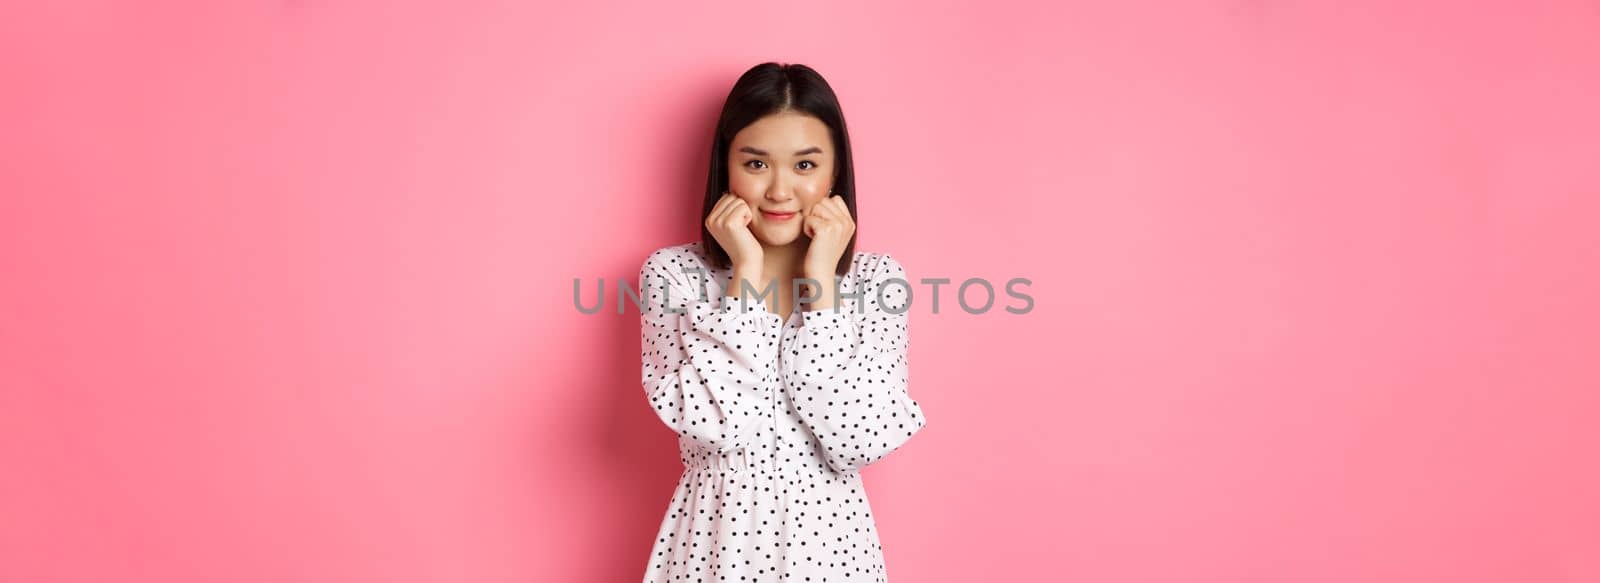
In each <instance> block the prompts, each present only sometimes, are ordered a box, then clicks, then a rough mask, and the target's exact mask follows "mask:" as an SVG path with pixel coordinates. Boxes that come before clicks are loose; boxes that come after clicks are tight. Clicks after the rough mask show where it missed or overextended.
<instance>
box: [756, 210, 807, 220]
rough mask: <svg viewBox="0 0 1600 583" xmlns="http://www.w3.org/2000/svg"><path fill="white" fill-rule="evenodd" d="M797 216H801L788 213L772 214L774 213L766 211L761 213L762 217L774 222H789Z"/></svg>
mask: <svg viewBox="0 0 1600 583" xmlns="http://www.w3.org/2000/svg"><path fill="white" fill-rule="evenodd" d="M796 214H799V213H793V212H788V213H775V212H772V211H766V210H764V211H761V216H764V217H766V218H767V219H768V220H773V221H787V220H789V219H792V218H794V216H795V215H796Z"/></svg>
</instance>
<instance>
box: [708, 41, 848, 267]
mask: <svg viewBox="0 0 1600 583" xmlns="http://www.w3.org/2000/svg"><path fill="white" fill-rule="evenodd" d="M785 111H793V112H797V113H803V114H806V115H809V116H811V117H815V118H817V119H818V120H821V121H822V123H824V124H826V125H827V126H828V133H829V135H830V136H831V137H832V138H833V148H834V152H833V156H834V165H835V166H834V167H835V170H836V171H835V173H834V178H833V194H834V195H838V196H839V197H840V198H842V199H844V205H845V207H846V208H849V209H850V218H851V219H852V220H854V221H856V224H857V226H858V229H857V232H860V231H859V225H860V219H859V218H858V217H857V216H856V173H855V164H853V163H852V162H851V158H850V133H849V132H847V131H846V130H845V125H844V111H843V110H842V109H841V108H840V107H839V98H838V97H837V96H835V95H834V94H833V88H832V87H829V86H828V82H827V81H826V80H824V79H823V78H822V75H820V74H818V73H817V71H816V70H815V69H812V68H811V67H807V66H805V65H801V64H798V63H794V64H788V65H783V64H779V63H773V62H767V63H762V64H759V65H756V66H754V67H751V68H750V70H748V71H745V72H744V74H743V75H740V76H739V80H738V81H736V82H734V84H733V89H732V90H730V91H729V92H728V99H727V101H724V102H723V104H722V115H721V116H719V117H718V118H717V129H716V133H715V135H713V136H712V139H711V170H710V172H709V173H708V174H707V175H706V198H705V205H704V206H703V207H702V208H701V209H700V244H701V246H703V247H704V249H705V251H706V254H707V255H708V256H709V257H710V258H711V260H712V262H713V263H715V264H716V266H717V267H719V268H723V269H726V268H729V267H731V261H730V259H729V258H728V251H727V250H726V249H723V248H722V245H720V244H718V243H717V240H716V238H715V237H712V236H711V230H710V229H708V228H706V225H705V219H706V217H707V216H710V214H711V208H712V207H714V206H716V204H717V201H718V200H720V199H721V198H722V193H724V192H727V191H728V147H729V145H730V144H731V143H732V142H733V136H734V135H735V134H738V133H739V130H742V129H744V128H745V126H748V125H750V124H752V123H755V121H756V120H758V119H761V118H763V117H766V116H768V115H771V114H774V113H781V112H785ZM855 248H856V235H855V233H852V234H851V235H850V242H849V243H848V244H847V245H845V248H844V254H843V255H841V256H840V257H839V265H837V266H836V267H835V269H834V271H835V273H836V274H838V275H844V274H845V273H846V272H848V271H849V270H850V263H851V262H852V261H853V260H854V258H855Z"/></svg>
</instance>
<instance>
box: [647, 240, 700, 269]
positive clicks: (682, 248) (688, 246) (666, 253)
mask: <svg viewBox="0 0 1600 583" xmlns="http://www.w3.org/2000/svg"><path fill="white" fill-rule="evenodd" d="M710 266H711V258H710V257H708V256H706V254H705V249H704V248H703V247H702V246H701V245H700V242H699V241H690V242H687V243H678V244H675V245H667V246H665V247H661V248H659V249H656V250H655V251H651V252H650V254H649V255H647V256H645V258H644V266H643V270H653V271H656V272H660V273H668V272H670V273H678V272H681V271H682V270H684V269H705V270H708V271H709V270H710Z"/></svg>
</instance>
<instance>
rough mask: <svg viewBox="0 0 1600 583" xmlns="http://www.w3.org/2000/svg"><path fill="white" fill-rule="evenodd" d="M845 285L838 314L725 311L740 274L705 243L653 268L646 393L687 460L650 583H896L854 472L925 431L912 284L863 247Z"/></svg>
mask: <svg viewBox="0 0 1600 583" xmlns="http://www.w3.org/2000/svg"><path fill="white" fill-rule="evenodd" d="M685 269H700V270H703V271H701V272H698V273H696V272H692V271H691V272H685ZM840 278H841V280H840V283H839V293H840V294H841V296H840V297H841V300H840V303H839V306H840V307H839V309H838V310H837V311H835V310H831V309H828V308H824V309H821V310H816V311H805V310H802V309H801V306H800V305H799V304H798V302H797V303H796V304H795V308H794V310H793V312H792V314H791V315H790V317H789V319H788V320H787V321H785V320H784V319H783V317H781V316H779V315H778V314H776V313H773V312H772V311H770V310H768V309H767V307H766V303H765V302H764V301H763V300H759V299H756V298H755V296H753V295H752V296H751V298H750V300H749V301H748V302H746V303H744V304H743V305H741V303H740V302H739V300H738V298H728V300H727V301H723V291H722V289H723V286H726V285H727V284H728V281H729V280H731V279H732V273H731V271H730V270H727V269H719V268H716V267H714V266H712V264H711V261H710V259H709V257H708V256H707V255H706V254H705V252H704V250H703V249H702V248H701V245H700V243H699V242H693V243H684V244H680V245H675V246H671V247H665V248H662V249H658V250H656V251H655V252H654V253H652V254H651V255H650V256H649V257H648V258H647V259H646V260H645V263H644V265H643V267H641V268H640V270H639V290H640V293H639V298H640V301H641V302H643V309H642V311H641V314H640V334H641V345H640V348H641V351H640V359H641V361H642V381H643V387H644V391H645V394H646V396H647V397H648V399H649V404H650V407H651V409H652V410H653V411H655V413H656V416H657V417H659V418H660V419H661V421H662V422H663V423H665V424H666V425H667V427H670V428H672V430H673V431H675V432H676V433H677V434H678V450H679V454H680V459H681V460H682V461H683V464H684V472H683V476H682V477H681V478H680V479H679V481H678V486H677V489H676V491H675V493H674V494H673V496H672V499H671V502H670V504H669V505H668V507H667V511H666V516H665V517H664V519H663V520H662V523H661V529H660V531H659V533H658V534H657V536H656V539H655V542H654V544H653V548H652V549H651V551H650V560H649V565H648V567H647V569H646V571H645V575H644V581H645V583H657V582H659V583H665V582H706V583H710V582H718V581H747V582H754V581H811V582H815V583H821V582H824V581H832V582H844V581H878V582H886V581H887V580H888V575H887V573H886V572H885V569H884V562H883V548H882V546H881V544H880V542H879V539H878V532H877V528H876V525H875V524H874V520H873V514H872V509H871V507H870V505H869V504H868V502H867V493H866V489H865V488H864V487H863V485H862V482H861V475H860V474H859V473H858V470H860V469H861V467H862V466H865V465H867V464H870V463H872V462H875V461H877V460H879V459H882V458H883V456H885V455H888V454H889V453H890V452H892V451H894V450H895V449H897V448H899V447H900V446H901V445H902V444H904V443H905V442H906V441H907V440H909V439H911V436H912V435H914V434H916V433H917V431H918V430H920V429H922V427H923V426H924V425H925V424H926V421H925V419H924V417H923V414H922V409H921V407H920V406H919V405H918V403H917V401H916V400H914V399H912V398H911V396H910V394H909V393H908V392H907V390H906V381H907V374H906V371H907V360H906V346H907V340H908V335H907V327H906V322H907V316H908V315H909V310H908V309H907V308H909V298H910V287H911V285H910V283H911V282H910V280H909V279H908V278H907V277H906V275H905V270H904V269H903V268H902V267H901V266H900V264H899V263H897V262H896V261H895V260H894V259H893V258H891V257H890V256H889V255H887V254H878V253H866V252H857V253H856V254H855V257H854V258H853V259H852V263H851V267H850V272H849V273H848V274H846V275H844V276H840ZM895 278H898V279H899V281H894V279H895ZM880 289H882V292H881V301H880V299H879V295H880V292H879V290H880ZM854 293H860V294H861V295H860V297H859V298H852V297H848V296H847V295H846V294H854ZM663 306H666V307H667V308H670V309H665V308H664V307H663ZM895 312H899V313H895Z"/></svg>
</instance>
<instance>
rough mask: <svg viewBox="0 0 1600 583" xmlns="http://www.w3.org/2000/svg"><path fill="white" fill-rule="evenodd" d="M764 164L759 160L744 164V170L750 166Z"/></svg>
mask: <svg viewBox="0 0 1600 583" xmlns="http://www.w3.org/2000/svg"><path fill="white" fill-rule="evenodd" d="M765 163H766V162H762V161H760V160H751V161H749V162H745V163H744V165H745V167H746V168H748V167H750V165H751V164H765Z"/></svg>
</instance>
